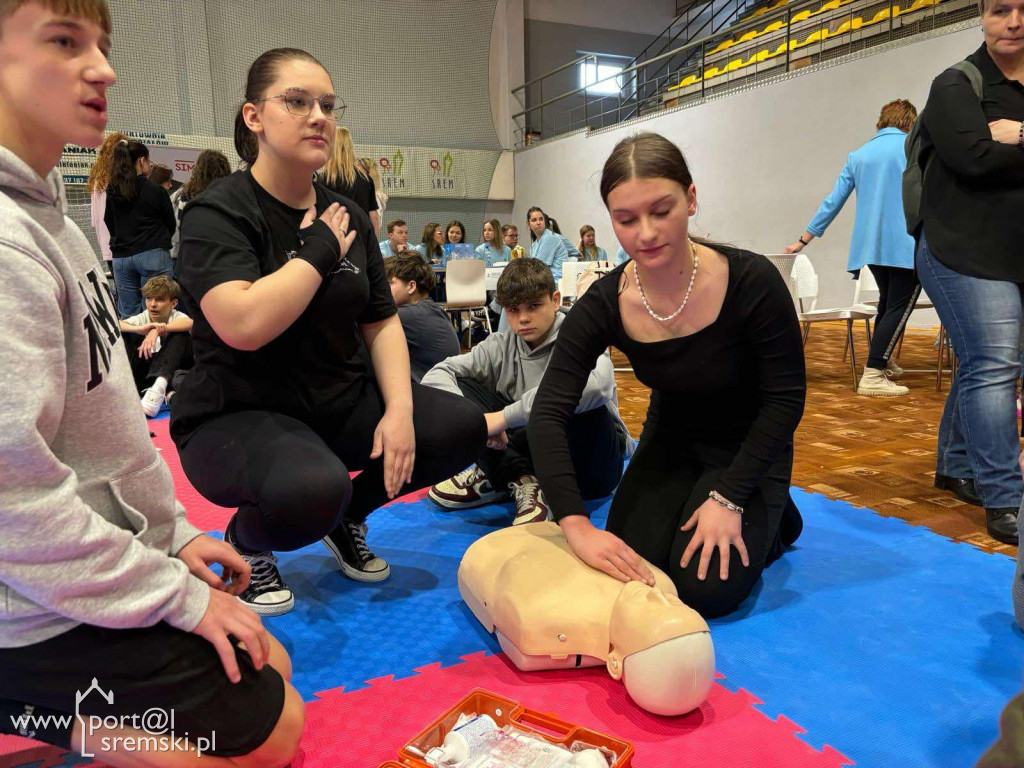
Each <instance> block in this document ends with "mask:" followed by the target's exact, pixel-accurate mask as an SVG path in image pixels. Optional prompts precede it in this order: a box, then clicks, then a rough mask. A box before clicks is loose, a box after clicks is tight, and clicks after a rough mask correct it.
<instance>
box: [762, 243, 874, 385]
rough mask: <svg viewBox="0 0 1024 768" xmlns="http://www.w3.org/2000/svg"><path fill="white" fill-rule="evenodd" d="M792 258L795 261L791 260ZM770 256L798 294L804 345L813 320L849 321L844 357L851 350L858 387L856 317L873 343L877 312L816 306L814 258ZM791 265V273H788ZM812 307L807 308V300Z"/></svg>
mask: <svg viewBox="0 0 1024 768" xmlns="http://www.w3.org/2000/svg"><path fill="white" fill-rule="evenodd" d="M789 259H792V261H789ZM768 260H769V261H771V262H772V264H774V265H775V268H776V269H778V270H779V271H780V272H781V273H782V277H783V279H785V280H786V284H787V285H791V286H792V288H791V290H792V291H793V292H794V294H795V298H796V306H797V319H798V320H799V321H800V324H801V325H803V327H804V334H803V336H804V338H803V343H804V346H805V347H806V346H807V337H808V336H810V335H811V325H813V324H814V323H826V322H836V321H841V322H842V321H845V323H846V347H845V348H844V349H843V359H844V360H845V359H846V350H847V349H848V350H849V351H850V370H851V372H852V374H853V388H854V390H856V389H857V354H856V349H855V347H854V344H853V324H854V322H855V321H857V320H863V321H864V327H865V329H866V331H867V337H868V344H869V345H870V344H871V318H872V317H874V315H875V312H874V310H873V309H872V310H871V311H864V310H862V309H858V308H856V307H836V308H833V309H814V308H813V307H815V306H817V303H818V275H817V273H816V272H815V271H814V266H813V265H812V264H811V260H810V259H808V258H807V257H806V256H804V255H803V254H799V255H796V256H789V255H777V256H769V257H768ZM787 268H788V273H787V271H786V270H787ZM805 301H806V302H807V304H808V305H809V306H810V307H811V309H805V306H807V305H805V303H804V302H805Z"/></svg>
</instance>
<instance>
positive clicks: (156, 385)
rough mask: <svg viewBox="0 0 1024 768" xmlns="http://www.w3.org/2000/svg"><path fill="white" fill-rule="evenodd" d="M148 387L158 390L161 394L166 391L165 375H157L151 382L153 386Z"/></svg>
mask: <svg viewBox="0 0 1024 768" xmlns="http://www.w3.org/2000/svg"><path fill="white" fill-rule="evenodd" d="M150 389H152V390H155V391H156V392H159V393H160V394H161V395H163V394H165V393H166V392H167V377H166V376H157V377H156V381H154V382H153V386H152V387H150Z"/></svg>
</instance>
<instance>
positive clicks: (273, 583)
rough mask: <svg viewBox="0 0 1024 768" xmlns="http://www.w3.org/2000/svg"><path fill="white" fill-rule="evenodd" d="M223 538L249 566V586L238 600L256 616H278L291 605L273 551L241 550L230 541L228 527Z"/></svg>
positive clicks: (292, 604) (292, 596)
mask: <svg viewBox="0 0 1024 768" xmlns="http://www.w3.org/2000/svg"><path fill="white" fill-rule="evenodd" d="M224 540H225V541H226V542H227V543H228V544H230V545H231V546H232V547H233V548H234V550H235V551H236V552H238V554H239V556H241V558H242V559H243V560H245V562H247V563H248V564H249V566H250V567H251V568H252V575H251V576H250V578H249V586H248V587H247V588H246V590H245V591H244V592H243V593H242V594H240V595H239V596H238V599H239V600H241V601H242V602H243V603H245V604H246V605H247V606H249V607H250V608H252V610H253V611H255V612H256V613H258V614H259V615H260V616H280V615H281V614H284V613H288V611H290V610H291V609H292V608H294V607H295V595H293V594H292V591H291V590H290V589H289V588H288V585H287V584H285V583H284V581H283V580H282V579H281V571H279V570H278V568H277V558H276V557H275V556H274V553H273V552H257V553H255V554H252V553H247V552H242V551H240V550H239V548H238V545H236V544H235V542H234V541H233V540H232V536H231V527H230V526H228V530H227V531H226V532H225V533H224Z"/></svg>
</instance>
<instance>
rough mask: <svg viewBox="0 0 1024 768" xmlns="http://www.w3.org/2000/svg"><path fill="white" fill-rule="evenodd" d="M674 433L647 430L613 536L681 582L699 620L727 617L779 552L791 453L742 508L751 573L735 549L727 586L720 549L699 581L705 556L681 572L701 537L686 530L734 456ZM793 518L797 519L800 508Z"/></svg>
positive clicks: (622, 491) (625, 483) (616, 512)
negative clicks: (682, 563)
mask: <svg viewBox="0 0 1024 768" xmlns="http://www.w3.org/2000/svg"><path fill="white" fill-rule="evenodd" d="M671 432H672V431H671V430H662V431H660V432H655V431H654V430H651V429H645V431H644V434H643V437H642V438H641V440H640V446H639V447H638V448H637V451H636V453H635V454H633V458H632V459H631V460H630V462H629V467H628V468H627V469H626V473H625V475H624V476H623V478H622V482H621V483H620V484H619V489H618V491H617V492H616V494H615V499H614V500H613V501H612V506H611V510H610V512H609V513H608V530H609V531H610V532H612V533H614V534H615V535H616V536H618V537H619V538H621V539H622V540H623V541H625V542H626V544H628V545H629V546H630V547H631V548H632V549H633V550H634V551H635V552H636V553H637V554H639V555H640V556H641V557H643V558H644V559H646V560H647V561H648V562H650V563H652V564H653V565H656V566H657V567H658V568H660V569H662V570H663V571H665V573H667V574H668V575H669V577H671V579H672V581H673V582H674V583H675V585H676V589H677V590H678V591H679V599H680V600H682V601H683V602H684V603H686V604H687V605H688V606H690V607H691V608H693V609H694V610H695V611H697V612H698V613H700V615H701V616H703V617H704V618H707V619H710V618H714V617H716V616H724V615H725V614H727V613H732V612H733V611H734V610H736V608H737V607H738V606H739V604H740V603H741V602H743V600H744V599H746V597H747V595H749V594H750V591H751V590H752V589H753V588H754V585H755V584H757V581H758V579H760V578H761V572H762V571H763V570H764V569H765V567H766V566H767V565H768V564H769V563H771V561H772V560H774V559H775V558H776V557H777V556H778V555H779V553H780V552H781V545H780V542H779V524H780V521H781V519H782V515H783V511H784V510H785V509H786V508H787V505H789V504H790V501H789V482H790V477H791V475H792V466H793V454H792V449H790V450H789V451H788V452H787V453H786V455H784V456H783V457H781V458H780V459H779V460H778V461H777V462H776V463H775V464H774V465H773V466H772V468H771V469H770V470H769V471H768V473H767V474H766V475H765V477H764V478H763V479H762V481H761V484H760V485H759V486H758V488H757V490H755V491H754V494H753V495H752V496H751V497H750V499H748V500H747V502H746V504H745V505H744V512H743V543H744V544H745V545H746V547H747V554H748V555H749V556H750V566H749V567H744V565H743V563H742V562H741V561H740V556H739V553H738V552H736V550H735V548H733V551H732V553H731V556H730V558H729V578H728V579H727V580H725V581H722V580H721V578H720V577H719V553H718V549H717V548H716V549H715V551H714V554H712V556H711V563H710V566H709V568H708V572H707V575H706V577H705V579H704V581H700V580H699V579H698V578H697V568H698V566H699V564H700V550H698V552H697V554H696V555H695V556H694V557H693V558H691V560H690V563H689V564H688V565H687V567H686V568H681V567H680V561H681V560H682V557H683V552H684V551H685V550H686V547H687V545H688V544H689V543H690V540H691V539H692V538H693V534H694V530H695V529H691V530H689V531H682V530H680V528H681V527H682V526H683V525H684V524H685V523H686V521H687V520H689V519H690V516H691V515H692V514H693V513H694V512H695V511H696V510H697V508H698V507H700V505H701V504H703V503H704V502H706V501H707V500H708V492H709V491H711V490H713V489H715V487H716V483H717V480H718V477H719V476H720V475H721V474H722V473H723V472H724V469H722V467H724V466H727V465H728V464H729V462H730V456H729V454H728V453H727V452H724V451H722V450H721V449H720V448H717V447H713V446H707V445H695V444H692V443H691V444H680V441H679V438H678V437H677V436H675V435H673V434H672V433H671ZM792 512H793V513H794V514H796V515H797V516H799V513H797V512H796V509H795V507H794V508H793V510H792ZM705 546H707V545H705Z"/></svg>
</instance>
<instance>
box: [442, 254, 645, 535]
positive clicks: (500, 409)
mask: <svg viewBox="0 0 1024 768" xmlns="http://www.w3.org/2000/svg"><path fill="white" fill-rule="evenodd" d="M497 294H498V301H499V302H500V303H501V304H502V306H504V307H505V314H506V315H507V316H508V318H509V322H510V323H511V330H510V331H508V332H506V333H494V334H491V335H490V336H488V337H487V339H486V340H484V342H483V343H481V344H478V345H477V346H475V347H473V351H472V352H469V353H467V354H465V355H459V356H457V357H449V358H448V359H447V360H444V361H443V362H441V363H438V364H437V365H436V366H434V368H433V369H431V371H430V372H429V373H428V374H427V375H426V376H424V377H423V383H424V384H425V385H427V386H431V387H437V388H438V389H443V390H446V391H448V392H452V393H454V394H461V395H462V396H463V397H466V398H467V399H469V400H470V401H472V402H473V403H475V404H476V405H477V406H479V407H480V409H481V410H483V412H484V413H485V414H486V419H487V434H488V435H489V438H490V439H489V441H488V443H487V448H486V449H485V450H483V451H482V452H481V453H480V455H479V456H478V457H477V463H476V465H474V466H472V467H470V468H469V469H467V470H465V471H463V472H460V473H459V474H457V475H455V476H454V477H452V478H450V479H448V480H445V481H444V482H443V483H438V484H437V485H435V486H433V487H432V488H431V489H430V491H429V495H430V498H431V499H432V500H433V501H434V502H435V503H437V504H438V505H440V506H442V507H445V508H446V509H469V508H471V507H478V506H480V505H482V504H490V503H493V502H496V501H503V500H505V499H507V498H508V497H509V495H510V493H511V495H512V496H513V497H514V498H515V506H516V511H515V518H514V521H513V525H521V524H523V523H535V522H540V521H542V520H547V519H549V517H550V510H549V508H548V505H547V502H546V501H545V499H544V491H543V490H542V489H541V486H540V484H539V483H538V482H537V477H536V473H535V470H534V461H533V455H534V452H533V451H531V445H530V443H529V442H528V441H527V431H526V423H527V421H528V420H529V418H530V410H531V408H532V407H533V402H534V395H535V394H536V392H537V387H538V386H539V385H540V382H541V379H543V378H544V372H545V370H546V369H547V365H548V361H549V360H550V359H551V354H552V350H553V349H554V348H555V344H556V340H557V338H558V332H559V328H560V327H561V326H562V324H563V322H564V320H565V318H566V317H568V315H565V314H563V313H561V312H559V311H558V308H559V306H560V305H561V296H560V294H559V293H558V291H557V290H556V289H555V281H554V278H553V277H552V275H551V270H550V269H548V268H547V266H545V265H544V264H542V263H541V262H539V261H537V260H536V259H517V260H515V261H513V262H511V263H510V264H509V265H508V266H507V267H505V270H504V271H503V272H502V274H501V277H500V278H499V279H498V290H497ZM568 430H569V433H570V434H571V437H570V438H569V441H570V444H571V448H570V452H571V454H572V465H573V467H574V468H575V470H576V472H577V475H578V477H579V478H580V485H581V488H582V489H583V490H582V491H581V492H582V493H583V495H584V498H587V499H596V498H601V497H602V496H607V495H608V494H609V493H611V492H612V491H613V490H614V489H615V486H616V485H617V484H618V482H619V478H620V477H621V476H622V459H623V456H624V455H628V453H629V452H631V449H632V439H631V438H630V437H629V433H628V432H627V430H626V427H625V425H624V424H623V423H622V419H621V418H619V409H618V395H617V392H616V388H615V374H614V371H613V369H612V361H611V357H610V356H609V355H608V354H607V353H606V354H604V355H601V356H599V357H598V359H597V361H596V363H595V366H594V368H593V370H591V371H590V375H589V377H588V378H587V383H586V386H585V387H584V389H583V392H582V394H581V395H580V396H579V398H578V400H577V402H576V404H575V409H574V415H573V416H572V418H571V419H570V421H569V425H568Z"/></svg>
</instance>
